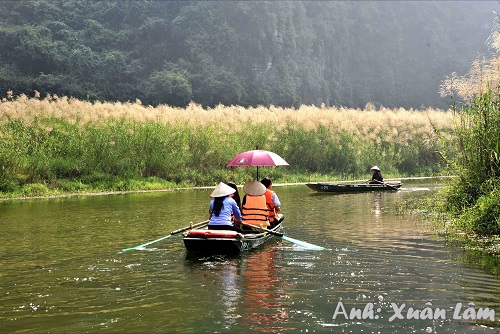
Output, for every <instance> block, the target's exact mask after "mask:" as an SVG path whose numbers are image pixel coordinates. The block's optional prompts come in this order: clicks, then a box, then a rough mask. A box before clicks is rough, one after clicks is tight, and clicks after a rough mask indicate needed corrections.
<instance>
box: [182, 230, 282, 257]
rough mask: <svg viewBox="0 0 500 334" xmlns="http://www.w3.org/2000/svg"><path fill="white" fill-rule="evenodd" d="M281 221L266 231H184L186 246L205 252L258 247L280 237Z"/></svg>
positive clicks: (230, 251)
mask: <svg viewBox="0 0 500 334" xmlns="http://www.w3.org/2000/svg"><path fill="white" fill-rule="evenodd" d="M282 229H283V227H282V226H281V223H280V224H278V225H277V226H275V227H274V228H273V229H272V230H271V231H273V232H275V233H276V234H272V233H269V232H264V233H246V234H242V233H238V232H236V231H232V230H209V229H208V228H203V229H192V230H189V231H187V232H186V233H184V238H183V240H184V246H186V249H187V250H188V251H192V252H205V253H238V252H242V251H247V250H250V249H253V248H257V247H259V246H261V245H263V244H264V243H266V242H268V241H270V240H271V239H280V235H282V234H281V231H282Z"/></svg>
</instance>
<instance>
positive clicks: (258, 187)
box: [243, 180, 266, 196]
mask: <svg viewBox="0 0 500 334" xmlns="http://www.w3.org/2000/svg"><path fill="white" fill-rule="evenodd" d="M243 191H244V192H245V194H247V195H250V196H259V195H264V194H265V193H266V186H265V185H263V184H262V183H260V182H259V181H257V180H253V181H252V182H248V183H247V184H245V185H244V186H243Z"/></svg>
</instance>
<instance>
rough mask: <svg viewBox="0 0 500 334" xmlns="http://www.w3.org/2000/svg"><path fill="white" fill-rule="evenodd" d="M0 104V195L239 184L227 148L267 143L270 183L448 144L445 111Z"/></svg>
mask: <svg viewBox="0 0 500 334" xmlns="http://www.w3.org/2000/svg"><path fill="white" fill-rule="evenodd" d="M7 96H8V98H4V99H3V101H2V102H1V103H0V196H2V197H9V196H19V195H26V196H33V195H43V194H46V193H57V192H63V193H64V192H84V191H103V190H137V189H157V188H167V187H178V186H213V185H215V184H217V183H218V182H220V181H228V180H233V181H235V182H237V183H240V184H241V183H244V182H247V181H249V180H251V179H252V178H255V167H236V168H228V167H226V164H227V163H228V162H229V161H230V160H231V159H232V158H233V157H234V156H235V155H236V154H238V153H240V152H243V151H248V150H252V149H255V148H256V147H257V146H258V147H259V149H264V150H269V151H273V152H275V153H277V154H279V155H280V156H282V157H283V158H284V159H285V160H286V161H287V162H288V163H289V164H290V166H286V167H263V168H260V177H262V176H265V175H267V176H271V177H272V178H273V180H274V182H304V181H320V180H333V179H354V178H364V179H367V178H369V177H370V175H369V169H370V167H371V166H372V165H377V166H379V167H380V168H381V170H382V172H383V173H384V176H386V177H388V176H393V177H402V176H421V175H434V174H437V173H440V172H442V171H443V167H444V161H445V160H443V157H450V156H453V155H454V154H455V145H454V141H455V135H454V130H453V121H452V119H453V117H452V113H451V112H445V111H441V110H433V109H425V110H404V109H386V108H379V109H376V108H375V107H374V106H373V105H371V104H368V105H367V106H366V107H365V108H364V110H359V109H346V108H335V107H330V108H329V107H324V106H323V107H314V106H305V105H303V106H301V107H300V108H298V109H286V108H280V107H273V106H271V107H269V108H266V107H256V108H243V107H239V106H222V105H219V106H217V107H215V108H209V109H204V108H202V107H201V106H199V105H197V104H194V103H191V104H190V105H189V106H188V107H186V108H175V107H170V106H166V105H160V106H157V107H151V106H144V105H142V104H141V102H140V101H138V100H137V101H135V102H131V103H112V102H95V103H91V102H86V101H82V100H77V99H73V98H68V97H57V96H50V95H48V96H46V97H45V98H43V97H39V95H38V94H36V92H35V96H34V97H28V96H26V95H24V94H20V95H15V93H13V92H9V94H8V95H7Z"/></svg>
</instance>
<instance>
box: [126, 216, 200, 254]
mask: <svg viewBox="0 0 500 334" xmlns="http://www.w3.org/2000/svg"><path fill="white" fill-rule="evenodd" d="M207 224H208V220H205V221H204V222H200V223H196V224H192V223H191V224H190V225H189V226H186V227H183V228H180V229H178V230H175V231H172V232H170V234H169V235H166V236H164V237H161V238H159V239H156V240H153V241H149V242H146V243H144V244H141V245H138V246H134V247H130V248H124V249H122V252H126V251H129V250H132V249H139V248H142V247H145V246H147V245H151V244H154V243H155V242H158V241H161V240H163V239H167V238H170V237H171V236H174V235H176V234H179V233H181V232H184V231H187V230H190V229H192V228H198V227H202V226H203V225H207Z"/></svg>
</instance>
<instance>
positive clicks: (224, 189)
mask: <svg viewBox="0 0 500 334" xmlns="http://www.w3.org/2000/svg"><path fill="white" fill-rule="evenodd" d="M235 192H236V189H234V188H232V187H230V186H228V185H227V184H225V183H224V182H221V183H219V185H218V186H217V187H215V189H214V191H212V193H211V194H210V197H224V196H228V195H231V194H233V193H235Z"/></svg>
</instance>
